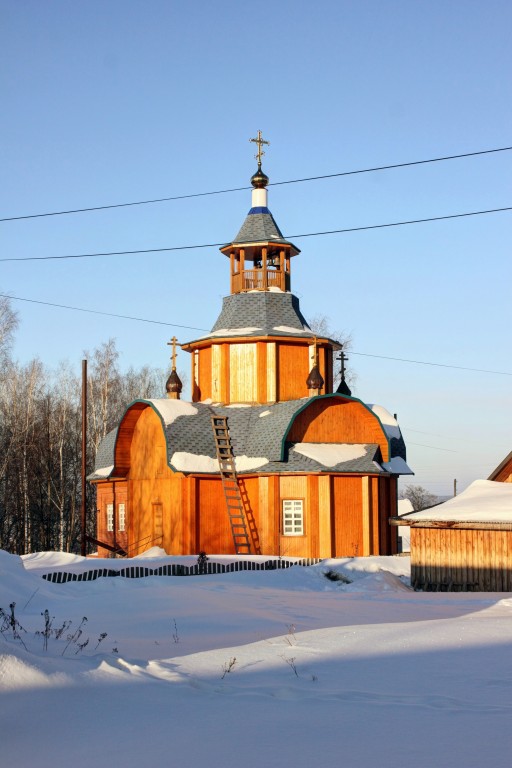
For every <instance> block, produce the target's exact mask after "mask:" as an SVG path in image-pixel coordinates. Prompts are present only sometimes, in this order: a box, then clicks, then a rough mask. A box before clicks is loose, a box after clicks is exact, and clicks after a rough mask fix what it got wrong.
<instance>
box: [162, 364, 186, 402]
mask: <svg viewBox="0 0 512 768" xmlns="http://www.w3.org/2000/svg"><path fill="white" fill-rule="evenodd" d="M165 389H166V392H167V397H170V398H172V399H174V400H179V398H180V394H181V390H182V389H183V384H182V382H181V379H180V377H179V376H178V374H177V373H176V369H175V368H173V370H172V371H171V373H170V375H169V378H168V379H167V381H166V383H165Z"/></svg>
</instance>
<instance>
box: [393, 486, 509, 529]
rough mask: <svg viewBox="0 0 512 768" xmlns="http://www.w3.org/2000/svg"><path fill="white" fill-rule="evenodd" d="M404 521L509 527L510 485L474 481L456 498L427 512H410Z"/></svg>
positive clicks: (424, 510)
mask: <svg viewBox="0 0 512 768" xmlns="http://www.w3.org/2000/svg"><path fill="white" fill-rule="evenodd" d="M404 519H405V520H407V521H410V522H411V523H415V522H420V521H423V520H424V521H429V520H432V521H434V520H435V521H445V522H459V523H483V522H487V523H512V483H498V482H495V481H493V480H475V481H474V482H473V483H471V485H470V486H469V487H468V488H466V490H465V491H463V492H462V493H461V494H459V495H458V496H455V497H454V498H453V499H449V500H448V501H445V502H444V504H438V505H437V506H436V507H431V508H430V509H423V510H421V511H420V512H412V513H411V514H409V515H406V516H405V518H404Z"/></svg>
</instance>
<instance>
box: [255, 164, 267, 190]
mask: <svg viewBox="0 0 512 768" xmlns="http://www.w3.org/2000/svg"><path fill="white" fill-rule="evenodd" d="M268 182H269V178H268V176H267V174H266V173H264V172H263V171H262V170H261V165H260V164H259V163H258V170H257V171H256V173H254V174H253V175H252V176H251V184H252V185H253V187H254V189H264V188H265V187H266V186H267V184H268Z"/></svg>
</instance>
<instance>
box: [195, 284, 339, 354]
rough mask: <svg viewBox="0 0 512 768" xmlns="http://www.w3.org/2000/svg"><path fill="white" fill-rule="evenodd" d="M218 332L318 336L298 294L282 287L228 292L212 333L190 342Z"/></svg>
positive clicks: (245, 335)
mask: <svg viewBox="0 0 512 768" xmlns="http://www.w3.org/2000/svg"><path fill="white" fill-rule="evenodd" d="M215 336H217V337H220V336H222V337H223V338H230V337H236V336H244V337H251V336H252V337H261V336H280V337H281V336H291V337H297V336H298V337H300V338H308V339H314V338H318V334H315V333H314V332H313V331H312V330H311V328H310V327H309V325H308V323H307V320H306V319H305V318H304V316H303V314H302V312H301V311H300V306H299V300H298V298H297V297H296V296H294V295H293V294H291V293H283V292H282V291H249V292H247V293H234V294H232V295H231V296H225V297H224V299H223V301H222V310H221V313H220V315H219V317H218V318H217V321H216V323H215V325H214V326H213V328H212V330H211V331H210V333H207V334H205V336H202V337H200V339H195V340H194V341H191V342H188V343H189V344H195V343H196V342H197V341H200V340H202V339H210V338H212V337H215ZM329 341H330V342H331V343H332V345H333V346H334V348H335V349H336V348H338V347H339V346H340V345H339V342H337V341H335V340H334V339H329ZM185 346H186V345H185Z"/></svg>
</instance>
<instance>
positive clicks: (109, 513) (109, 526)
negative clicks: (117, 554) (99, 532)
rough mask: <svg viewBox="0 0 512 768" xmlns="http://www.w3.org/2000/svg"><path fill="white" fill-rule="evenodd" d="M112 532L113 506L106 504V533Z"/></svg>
mask: <svg viewBox="0 0 512 768" xmlns="http://www.w3.org/2000/svg"><path fill="white" fill-rule="evenodd" d="M113 530H114V505H113V504H107V531H113Z"/></svg>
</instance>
